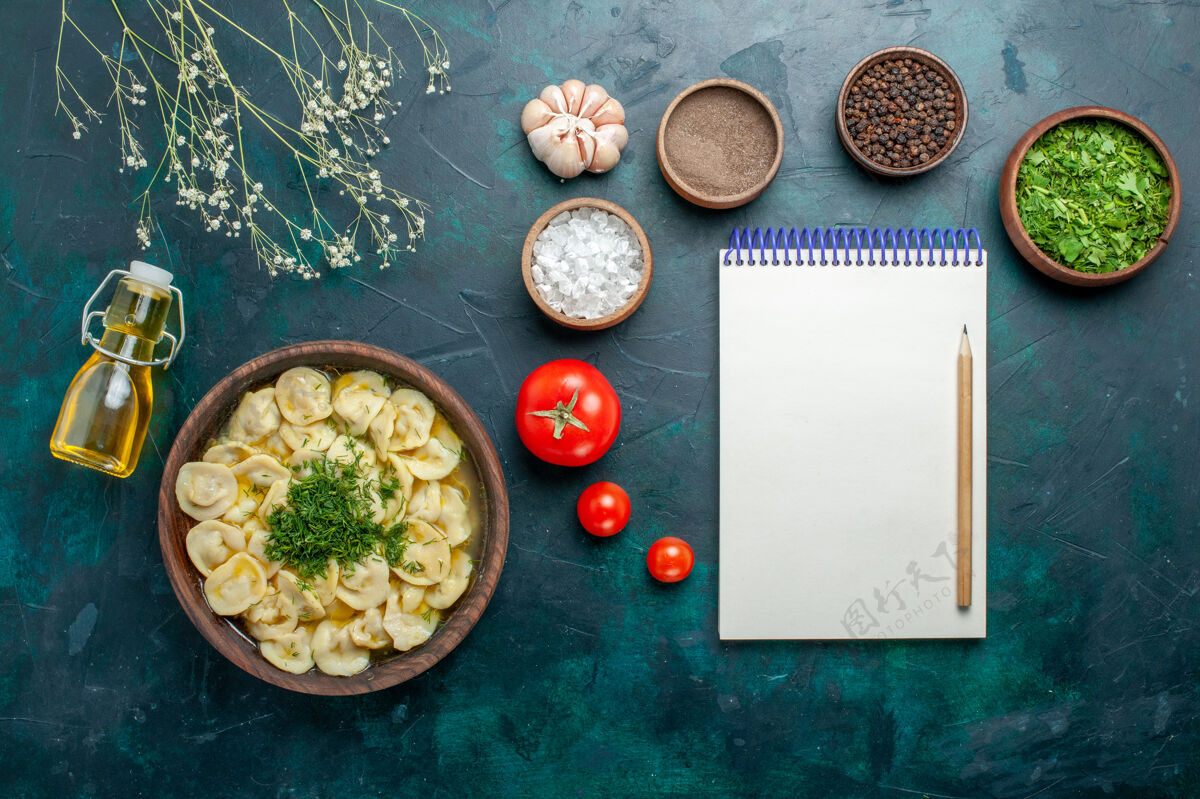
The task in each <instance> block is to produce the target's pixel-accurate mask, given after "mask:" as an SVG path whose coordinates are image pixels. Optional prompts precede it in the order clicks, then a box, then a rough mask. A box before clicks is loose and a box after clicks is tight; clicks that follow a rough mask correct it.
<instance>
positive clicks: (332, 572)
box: [309, 558, 342, 608]
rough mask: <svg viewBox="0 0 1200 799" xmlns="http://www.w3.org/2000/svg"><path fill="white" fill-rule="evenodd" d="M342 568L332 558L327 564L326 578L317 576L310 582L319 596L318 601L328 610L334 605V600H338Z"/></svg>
mask: <svg viewBox="0 0 1200 799" xmlns="http://www.w3.org/2000/svg"><path fill="white" fill-rule="evenodd" d="M341 573H342V567H341V566H339V565H338V562H337V561H336V560H334V559H333V558H330V559H329V560H328V561H326V563H325V576H324V577H321V576H317V577H314V578H313V579H311V580H309V582H310V583H311V584H312V590H313V593H314V594H316V595H317V600H318V601H320V603H321V605H322V606H323V607H326V608H328V607H329V606H330V605H332V604H333V600H334V599H336V598H337V586H338V578H339V577H340V576H341Z"/></svg>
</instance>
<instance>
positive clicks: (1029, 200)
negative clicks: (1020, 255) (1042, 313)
mask: <svg viewBox="0 0 1200 799" xmlns="http://www.w3.org/2000/svg"><path fill="white" fill-rule="evenodd" d="M1170 204H1171V183H1170V180H1169V178H1168V173H1167V168H1166V166H1165V165H1164V164H1163V160H1162V157H1161V156H1159V154H1158V152H1157V151H1156V150H1155V149H1154V147H1153V146H1151V144H1150V143H1149V142H1148V141H1146V140H1145V139H1144V138H1143V137H1142V136H1141V135H1139V134H1138V133H1137V132H1136V131H1134V130H1132V129H1130V128H1128V127H1126V126H1125V125H1122V124H1120V123H1118V122H1113V121H1110V120H1105V119H1088V120H1075V121H1068V122H1064V123H1062V124H1060V125H1057V126H1055V127H1053V128H1051V129H1050V130H1048V131H1046V133H1044V134H1042V136H1041V137H1040V138H1039V139H1038V140H1037V141H1036V142H1034V143H1033V146H1032V147H1030V148H1029V152H1027V153H1026V154H1025V159H1024V160H1023V161H1022V162H1021V168H1020V170H1019V171H1018V173H1017V211H1018V213H1019V214H1020V216H1021V223H1022V224H1023V225H1024V226H1025V230H1026V231H1027V232H1028V233H1029V237H1030V238H1031V239H1033V243H1034V244H1036V245H1037V246H1038V247H1039V248H1040V249H1041V250H1042V251H1043V252H1044V253H1046V255H1048V256H1049V257H1050V258H1052V259H1054V260H1055V261H1057V262H1059V263H1061V264H1064V265H1066V266H1069V267H1071V268H1073V269H1076V270H1078V271H1080V272H1115V271H1117V270H1119V269H1124V268H1125V267H1127V266H1129V265H1130V264H1132V263H1135V262H1136V261H1139V260H1141V259H1142V258H1143V257H1144V256H1145V255H1146V253H1147V252H1149V250H1150V248H1151V247H1153V246H1154V245H1155V244H1156V243H1157V242H1158V236H1159V235H1160V234H1161V233H1162V232H1163V230H1164V229H1165V228H1166V225H1167V214H1168V210H1169V208H1170Z"/></svg>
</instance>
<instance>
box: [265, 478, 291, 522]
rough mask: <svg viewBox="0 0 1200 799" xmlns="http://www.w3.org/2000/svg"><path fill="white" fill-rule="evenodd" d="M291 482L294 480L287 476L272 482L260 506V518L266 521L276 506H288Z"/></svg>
mask: <svg viewBox="0 0 1200 799" xmlns="http://www.w3.org/2000/svg"><path fill="white" fill-rule="evenodd" d="M291 484H292V481H291V480H290V479H289V478H287V477H285V478H283V479H282V480H276V481H275V482H274V483H271V487H270V488H268V489H267V494H266V496H264V497H263V500H262V504H260V505H259V506H258V518H260V519H262V520H263V521H264V522H266V521H267V519H269V518H270V517H271V513H272V512H273V511H274V510H275V509H276V508H284V507H287V495H288V488H289V487H290V486H291Z"/></svg>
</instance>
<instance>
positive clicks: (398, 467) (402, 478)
mask: <svg viewBox="0 0 1200 799" xmlns="http://www.w3.org/2000/svg"><path fill="white" fill-rule="evenodd" d="M383 473H384V476H385V477H388V478H390V479H392V480H395V481H397V482H399V483H400V493H401V494H403V495H404V499H405V501H406V502H410V501H412V496H413V474H412V472H410V471H409V470H408V465H407V464H405V462H404V459H403V458H401V457H400V456H399V455H396V454H395V453H393V454H391V455H388V457H387V465H386V466H384V467H383Z"/></svg>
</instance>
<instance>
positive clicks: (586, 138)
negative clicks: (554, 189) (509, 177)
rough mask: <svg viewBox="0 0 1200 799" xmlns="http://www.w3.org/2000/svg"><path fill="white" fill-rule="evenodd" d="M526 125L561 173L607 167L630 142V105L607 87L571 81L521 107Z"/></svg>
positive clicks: (540, 152)
mask: <svg viewBox="0 0 1200 799" xmlns="http://www.w3.org/2000/svg"><path fill="white" fill-rule="evenodd" d="M521 129H522V130H524V131H525V136H526V138H527V139H528V140H529V146H530V147H531V148H532V149H533V154H534V156H536V157H537V159H538V160H539V161H541V162H542V163H543V164H545V165H546V167H547V168H548V169H549V170H550V171H551V172H553V173H554V174H556V175H558V176H559V177H560V178H573V177H575V176H576V175H578V174H579V173H580V172H583V171H584V170H585V169H586V170H587V171H588V172H607V171H608V170H610V169H612V168H613V167H614V166H616V165H617V162H618V161H620V160H621V150H623V149H624V148H625V144H626V143H627V142H628V141H629V132H628V131H627V130H625V109H624V108H622V107H621V104H620V103H619V102H617V100H616V98H614V97H609V96H608V92H606V91H605V90H604V88H603V87H602V86H597V85H596V84H594V83H593V84H591V85H590V86H585V85H584V83H583V81H581V80H574V79H572V80H569V81H567V82H566V83H564V84H563V85H562V86H547V87H546V88H544V89H542V93H541V96H539V97H536V98H534V99H533V100H530V101H529V102H528V103H527V104H526V105H525V110H524V111H522V112H521Z"/></svg>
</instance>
